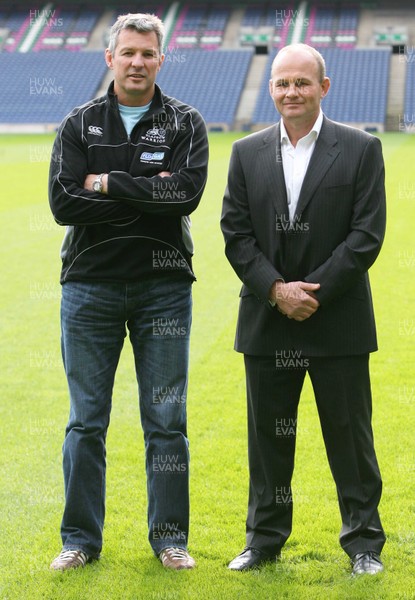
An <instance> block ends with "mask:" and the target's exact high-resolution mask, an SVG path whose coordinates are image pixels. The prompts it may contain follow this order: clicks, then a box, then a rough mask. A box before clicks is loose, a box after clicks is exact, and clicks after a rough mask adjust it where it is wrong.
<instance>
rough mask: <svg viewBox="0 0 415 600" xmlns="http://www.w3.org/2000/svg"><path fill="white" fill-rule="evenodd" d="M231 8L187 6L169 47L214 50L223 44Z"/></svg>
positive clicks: (180, 16) (176, 26) (180, 15)
mask: <svg viewBox="0 0 415 600" xmlns="http://www.w3.org/2000/svg"><path fill="white" fill-rule="evenodd" d="M230 12H231V9H230V8H229V7H209V6H208V7H206V6H197V7H196V6H194V7H192V6H190V5H185V6H184V7H183V9H182V10H181V12H180V13H179V15H178V17H177V21H176V25H175V28H174V31H173V33H172V35H171V38H170V41H169V46H171V47H174V48H205V49H210V50H214V49H216V48H219V47H220V45H221V44H222V40H223V36H224V32H225V28H226V24H227V22H228V18H229V15H230Z"/></svg>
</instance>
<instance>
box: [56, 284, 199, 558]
mask: <svg viewBox="0 0 415 600" xmlns="http://www.w3.org/2000/svg"><path fill="white" fill-rule="evenodd" d="M191 311H192V299H191V282H190V281H187V280H178V279H173V278H172V277H170V276H169V275H166V276H165V277H164V278H159V279H154V280H148V281H143V282H139V283H138V282H134V283H82V282H67V283H65V284H63V286H62V305H61V324H62V356H63V362H64V367H65V372H66V376H67V379H68V385H69V392H70V415H69V422H68V425H67V428H66V437H65V441H64V444H63V471H64V480H65V510H64V514H63V519H62V525H61V535H62V542H63V547H64V548H65V549H82V550H84V551H85V552H86V553H87V554H88V555H89V556H98V555H99V553H100V551H101V548H102V531H103V526H104V516H105V470H106V458H105V456H106V450H105V440H106V434H107V428H108V425H109V420H110V412H111V402H112V389H113V384H114V377H115V371H116V368H117V365H118V360H119V357H120V353H121V349H122V347H123V343H124V338H125V336H126V332H127V328H128V330H129V335H130V340H131V344H132V347H133V351H134V358H135V368H136V376H137V381H138V388H139V398H140V414H141V424H142V428H143V431H144V441H145V452H146V472H147V494H148V526H149V541H150V544H151V546H152V548H153V551H154V553H155V554H156V555H158V554H159V553H160V552H161V550H163V548H167V547H171V546H174V547H180V548H186V547H187V538H188V529H189V451H188V445H189V443H188V439H187V430H186V394H187V373H188V357H189V334H190V326H191Z"/></svg>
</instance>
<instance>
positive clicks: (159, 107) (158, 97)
mask: <svg viewBox="0 0 415 600" xmlns="http://www.w3.org/2000/svg"><path fill="white" fill-rule="evenodd" d="M107 94H108V102H109V104H110V106H111V108H115V109H117V110H118V97H117V94H116V93H115V92H114V81H111V83H110V84H109V86H108V92H107ZM164 112H165V108H164V100H163V93H162V91H161V89H160V88H159V86H158V85H157V84H155V90H154V96H153V99H152V101H151V105H150V108H149V110H148V112H147V113H146V115H145V117H144V118H143V120H147V119H148V118H149V117H153V115H155V114H159V113H164Z"/></svg>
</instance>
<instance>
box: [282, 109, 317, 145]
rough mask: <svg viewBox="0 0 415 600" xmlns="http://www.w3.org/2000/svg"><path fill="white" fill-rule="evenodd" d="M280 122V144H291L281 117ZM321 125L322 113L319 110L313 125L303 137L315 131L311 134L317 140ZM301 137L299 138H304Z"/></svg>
mask: <svg viewBox="0 0 415 600" xmlns="http://www.w3.org/2000/svg"><path fill="white" fill-rule="evenodd" d="M280 123H281V128H280V134H281V144H282V143H283V142H284V143H288V144H291V142H290V138H289V137H288V133H287V130H286V129H285V125H284V121H283V120H282V119H281V120H280ZM322 125H323V113H322V111H321V110H320V112H319V114H318V117H317V119H316V120H315V123H314V125H313V126H312V128H311V129H310V131H309V132H308V133H307V135H305V136H304V138H306V137H308V136H309V135H310V134H311V133H312V132H315V133H314V134H313V136H314V139H315V140H317V138H318V136H319V134H320V130H321V126H322ZM304 138H301V139H304Z"/></svg>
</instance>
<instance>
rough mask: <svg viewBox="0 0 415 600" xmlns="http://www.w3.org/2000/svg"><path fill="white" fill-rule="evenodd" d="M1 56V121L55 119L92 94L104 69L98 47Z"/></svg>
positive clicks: (104, 65) (33, 121) (39, 121)
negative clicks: (76, 50) (93, 50)
mask: <svg viewBox="0 0 415 600" xmlns="http://www.w3.org/2000/svg"><path fill="white" fill-rule="evenodd" d="M1 60H2V65H3V68H4V72H3V77H2V86H1V87H0V122H1V123H55V124H56V123H59V122H60V121H61V120H62V119H63V117H64V116H65V115H66V114H67V113H68V112H69V111H70V110H72V108H73V107H74V106H77V105H80V104H83V103H84V102H86V101H87V100H89V99H90V98H93V97H94V95H95V93H96V90H97V88H98V85H99V83H100V81H101V79H102V77H103V75H104V73H105V72H106V70H107V66H106V64H105V61H104V60H103V56H102V51H100V52H67V51H65V50H56V51H55V52H42V53H37V52H29V53H27V54H21V53H15V52H13V53H10V54H8V53H7V54H5V55H4V56H2V58H1ZM16 73H19V77H16ZM10 90H13V93H10Z"/></svg>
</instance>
